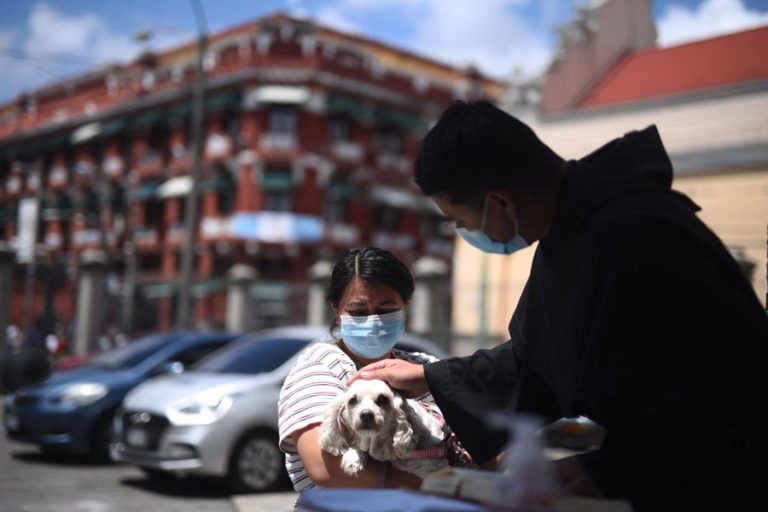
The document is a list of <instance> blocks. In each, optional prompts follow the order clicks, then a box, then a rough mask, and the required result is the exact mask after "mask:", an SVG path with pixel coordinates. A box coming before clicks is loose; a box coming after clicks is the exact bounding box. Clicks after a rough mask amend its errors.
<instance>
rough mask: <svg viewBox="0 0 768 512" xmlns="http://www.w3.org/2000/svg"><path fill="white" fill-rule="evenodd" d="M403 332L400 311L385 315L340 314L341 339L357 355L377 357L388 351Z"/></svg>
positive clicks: (403, 321) (403, 315) (403, 327)
mask: <svg viewBox="0 0 768 512" xmlns="http://www.w3.org/2000/svg"><path fill="white" fill-rule="evenodd" d="M404 332H405V314H403V312H402V311H395V312H394V313H387V314H386V315H370V316H350V315H341V339H343V340H344V344H345V345H346V346H347V347H348V348H349V349H350V350H351V351H352V352H354V353H355V354H356V355H357V356H359V357H362V358H365V359H377V358H379V357H382V356H384V355H386V354H388V353H389V351H390V350H392V348H393V347H394V346H395V343H397V340H399V339H400V336H402V335H403V333H404Z"/></svg>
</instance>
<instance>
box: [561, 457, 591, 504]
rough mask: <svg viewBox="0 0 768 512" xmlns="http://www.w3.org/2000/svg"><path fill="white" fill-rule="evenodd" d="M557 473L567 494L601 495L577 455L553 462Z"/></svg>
mask: <svg viewBox="0 0 768 512" xmlns="http://www.w3.org/2000/svg"><path fill="white" fill-rule="evenodd" d="M553 465H554V467H555V474H556V475H557V479H558V480H559V482H560V484H561V485H562V486H563V487H564V488H565V492H566V493H567V494H576V495H578V496H593V497H600V496H602V492H600V488H599V487H598V486H597V484H596V483H595V481H594V480H592V479H591V478H590V477H589V475H588V474H587V472H586V471H584V468H583V467H582V465H581V463H580V462H579V459H578V458H577V457H575V456H574V457H566V458H565V459H560V460H556V461H554V462H553Z"/></svg>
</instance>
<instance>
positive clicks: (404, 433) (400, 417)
mask: <svg viewBox="0 0 768 512" xmlns="http://www.w3.org/2000/svg"><path fill="white" fill-rule="evenodd" d="M392 408H393V412H394V413H395V433H394V435H393V436H392V451H393V454H392V455H393V456H392V458H394V459H404V458H406V457H408V455H410V453H411V452H412V451H413V450H415V449H416V443H417V442H418V438H417V436H415V435H414V431H413V426H412V425H411V416H412V412H410V411H409V408H410V406H409V405H408V402H407V401H406V400H405V399H403V398H402V397H401V396H399V395H395V399H394V401H393V402H392Z"/></svg>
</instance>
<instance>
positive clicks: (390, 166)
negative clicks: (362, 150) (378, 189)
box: [376, 151, 413, 174]
mask: <svg viewBox="0 0 768 512" xmlns="http://www.w3.org/2000/svg"><path fill="white" fill-rule="evenodd" d="M412 165H413V163H412V162H411V159H410V158H408V157H406V156H405V155H403V154H400V153H392V152H389V151H386V152H383V153H379V154H378V155H377V156H376V167H377V168H378V169H379V170H382V171H395V172H398V173H400V174H410V172H411V167H412Z"/></svg>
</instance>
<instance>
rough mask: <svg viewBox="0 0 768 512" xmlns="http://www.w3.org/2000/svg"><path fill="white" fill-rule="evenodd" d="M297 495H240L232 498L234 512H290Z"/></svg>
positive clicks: (291, 492) (288, 493)
mask: <svg viewBox="0 0 768 512" xmlns="http://www.w3.org/2000/svg"><path fill="white" fill-rule="evenodd" d="M298 497H299V493H297V492H293V491H289V492H273V493H266V494H241V495H239V496H232V499H231V501H232V507H233V508H234V510H235V512H292V511H293V505H294V504H295V503H296V500H297V499H298Z"/></svg>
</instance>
